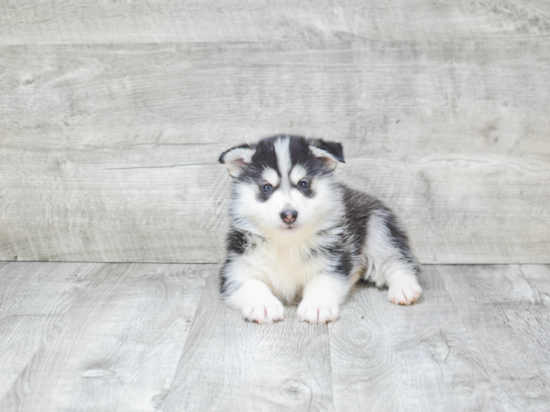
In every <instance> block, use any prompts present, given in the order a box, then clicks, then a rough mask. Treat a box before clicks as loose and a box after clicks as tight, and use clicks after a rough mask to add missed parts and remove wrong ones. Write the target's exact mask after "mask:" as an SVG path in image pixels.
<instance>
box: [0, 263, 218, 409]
mask: <svg viewBox="0 0 550 412" xmlns="http://www.w3.org/2000/svg"><path fill="white" fill-rule="evenodd" d="M211 271H212V266H211V265H195V266H189V265H151V264H143V265H136V264H108V265H105V266H104V268H103V270H101V271H100V273H98V274H97V275H96V276H95V277H94V279H93V281H92V282H91V283H90V284H89V285H88V287H87V288H86V290H85V291H84V293H83V294H82V295H81V296H80V297H79V298H78V299H77V300H76V301H75V302H74V304H73V305H72V307H71V308H70V309H69V311H68V312H67V314H66V315H65V316H64V317H63V318H62V319H61V320H60V321H59V322H58V324H57V326H56V327H55V329H54V331H53V332H52V333H51V335H50V336H49V338H48V339H47V341H46V342H45V343H44V344H43V345H42V346H41V348H40V349H39V350H38V352H37V353H36V355H35V356H34V357H33V358H32V360H31V361H30V363H29V364H28V365H27V367H26V368H25V370H24V371H23V372H22V373H21V375H20V376H19V378H18V379H17V380H16V382H15V383H14V385H13V386H12V388H11V389H10V391H9V392H8V393H7V394H6V396H5V397H4V399H3V401H2V406H1V407H0V409H2V410H41V411H58V410H76V409H78V410H102V411H121V410H132V411H153V410H155V409H156V408H157V407H158V406H159V402H161V400H162V398H163V397H164V396H165V392H166V390H167V389H168V388H169V387H170V383H171V381H172V378H173V376H174V373H175V370H176V366H177V362H178V359H179V357H180V356H181V351H182V348H183V345H184V343H185V339H186V337H187V334H188V331H189V327H190V325H191V322H192V320H193V317H194V314H195V310H196V308H197V305H198V303H199V300H200V296H201V294H202V290H203V287H204V284H205V280H206V277H207V276H208V274H209V273H210V272H211Z"/></svg>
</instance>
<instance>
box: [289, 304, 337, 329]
mask: <svg viewBox="0 0 550 412" xmlns="http://www.w3.org/2000/svg"><path fill="white" fill-rule="evenodd" d="M339 313H340V309H339V308H338V305H334V304H325V303H320V302H315V301H312V300H303V301H302V302H301V303H300V306H298V311H297V312H296V314H297V315H298V320H301V321H302V322H309V323H310V324H313V323H322V324H325V323H329V322H336V321H337V320H338V314H339Z"/></svg>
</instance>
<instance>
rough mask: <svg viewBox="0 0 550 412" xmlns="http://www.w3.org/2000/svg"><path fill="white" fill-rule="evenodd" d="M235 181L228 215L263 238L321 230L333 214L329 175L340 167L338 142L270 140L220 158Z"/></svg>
mask: <svg viewBox="0 0 550 412" xmlns="http://www.w3.org/2000/svg"><path fill="white" fill-rule="evenodd" d="M219 161H220V162H221V163H223V164H225V165H226V166H227V168H228V170H229V174H230V175H231V176H232V177H233V178H234V180H235V185H234V192H233V202H232V205H231V215H232V217H233V218H234V219H236V220H237V222H238V223H239V224H240V225H243V226H249V229H251V228H250V225H252V226H253V227H254V228H255V229H256V230H255V231H260V232H261V233H263V234H265V235H278V234H283V233H287V234H290V233H296V232H300V231H303V230H304V229H305V228H310V229H314V230H315V228H319V229H322V227H323V226H324V224H323V223H324V222H325V221H326V220H327V219H330V215H331V208H332V210H333V211H334V212H336V210H334V203H335V199H334V198H333V197H334V196H333V195H334V194H333V193H332V192H333V179H332V172H333V170H334V169H335V168H336V166H337V164H338V163H339V162H344V153H343V149H342V145H341V144H340V143H334V142H326V141H323V140H320V139H306V138H304V137H301V136H286V135H282V136H274V137H269V138H266V139H263V140H260V141H259V142H258V143H256V144H251V145H249V144H243V145H240V146H236V147H233V148H232V149H229V150H227V151H226V152H224V153H222V155H221V156H220V159H219Z"/></svg>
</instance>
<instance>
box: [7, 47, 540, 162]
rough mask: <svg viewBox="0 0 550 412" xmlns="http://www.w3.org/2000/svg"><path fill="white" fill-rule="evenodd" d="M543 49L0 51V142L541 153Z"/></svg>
mask: <svg viewBox="0 0 550 412" xmlns="http://www.w3.org/2000/svg"><path fill="white" fill-rule="evenodd" d="M547 50H550V41H548V40H544V39H540V40H536V41H535V40H533V41H529V42H526V41H503V40H499V39H493V40H487V41H485V42H465V43H462V42H457V43H453V42H450V43H448V44H447V43H446V44H437V43H434V44H431V43H406V44H402V43H392V42H384V41H379V42H376V41H362V42H354V43H351V44H350V43H329V44H310V43H307V42H293V43H268V44H233V43H222V44H164V45H162V46H158V45H151V44H143V45H140V44H124V45H120V46H115V45H51V46H32V45H28V46H20V47H0V56H1V57H2V61H3V66H2V76H0V87H1V88H2V90H4V93H2V94H1V95H0V111H1V112H2V117H1V118H0V127H1V130H2V132H3V133H2V143H3V144H2V146H3V147H10V146H15V147H25V148H27V149H28V150H33V151H44V150H48V149H59V148H67V147H73V148H75V149H78V150H86V149H92V148H117V149H124V153H125V151H126V150H129V151H131V150H132V149H135V148H136V146H137V145H148V147H147V149H149V150H152V151H153V154H152V156H153V159H155V160H158V159H159V158H158V154H154V153H155V152H154V151H155V148H156V146H158V145H168V146H170V148H172V149H177V148H180V149H184V148H185V147H179V146H180V145H190V144H191V143H194V144H201V145H208V146H207V147H203V148H202V149H203V150H202V151H201V150H200V148H199V149H196V148H193V147H192V146H191V147H189V148H188V149H189V150H191V152H190V153H189V155H186V153H185V151H184V153H183V157H181V156H182V155H181V153H180V154H179V158H180V161H177V160H176V159H177V158H176V157H175V156H170V158H169V159H170V161H169V162H168V161H167V162H166V163H165V164H178V163H187V162H190V161H192V163H205V162H211V161H213V160H214V161H215V160H216V159H217V155H218V154H219V152H220V151H221V150H222V149H225V148H228V147H231V145H234V144H238V143H241V142H243V141H253V140H256V139H258V138H259V137H262V136H267V135H271V134H276V133H295V134H306V135H312V136H319V137H325V138H327V139H333V140H341V141H343V142H344V144H345V149H346V152H345V153H346V154H347V155H348V157H378V156H380V157H388V156H390V157H394V158H396V159H400V160H401V159H402V160H405V159H407V158H409V157H420V156H425V155H427V154H432V155H441V156H446V155H456V156H462V157H463V158H465V159H469V158H470V156H472V155H474V156H476V155H480V156H485V155H487V154H491V155H511V156H515V157H535V158H539V159H544V160H546V161H548V157H549V153H550V143H549V142H548V139H547V132H548V130H549V129H550V120H549V119H548V116H547V113H546V111H545V110H544V108H545V107H546V106H547V105H548V104H549V99H550V98H549V97H548V94H547V93H545V92H546V89H545V85H547V84H549V83H550V74H549V73H550V57H548V56H549V55H548V53H546V51H547ZM205 108H207V109H205ZM106 156H107V158H109V157H111V155H110V154H109V153H106ZM143 161H144V162H146V163H145V164H147V161H146V160H145V159H143ZM149 164H153V165H155V164H156V163H154V162H151V163H149ZM157 164H158V163H157Z"/></svg>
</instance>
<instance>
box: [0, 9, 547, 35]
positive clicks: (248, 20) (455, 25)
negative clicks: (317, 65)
mask: <svg viewBox="0 0 550 412" xmlns="http://www.w3.org/2000/svg"><path fill="white" fill-rule="evenodd" d="M549 15H550V7H549V6H548V3H547V2H545V1H543V0H530V1H528V2H527V1H525V2H516V1H510V0H507V1H486V2H477V1H468V2H459V3H457V2H444V1H437V0H435V1H434V0H408V1H407V0H401V1H394V2H391V3H390V2H388V3H380V2H378V3H369V2H364V1H361V0H348V1H346V2H345V3H334V2H332V1H329V0H322V1H316V2H315V3H308V2H300V1H297V0H284V1H277V2H269V3H266V2H264V3H259V4H254V6H250V4H249V3H246V2H242V1H227V0H226V1H213V0H209V1H199V2H197V1H194V2H155V1H151V0H148V1H140V2H130V1H128V2H114V3H108V4H107V3H101V4H94V3H89V2H85V1H74V2H70V3H66V2H61V3H59V2H54V1H46V2H40V3H36V2H33V1H32V0H20V1H18V2H2V4H1V5H0V39H2V43H3V44H46V43H54V44H59V43H135V42H143V43H159V42H167V41H180V42H189V41H191V42H195V41H197V42H220V41H233V42H243V41H266V40H271V41H282V40H285V41H293V40H294V41H295V40H304V39H306V40H312V41H335V40H336V41H342V40H344V41H353V40H360V39H388V40H393V41H412V40H428V41H437V40H439V41H446V40H448V39H461V40H462V39H472V38H482V39H487V38H492V37H495V36H501V37H510V38H514V37H515V38H518V37H520V38H521V37H536V36H539V37H542V36H544V35H548V34H549V33H550V29H549V28H548V25H546V24H545V22H546V20H547V19H548V16H549ZM532 16H541V17H540V18H538V19H533V18H532Z"/></svg>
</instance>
